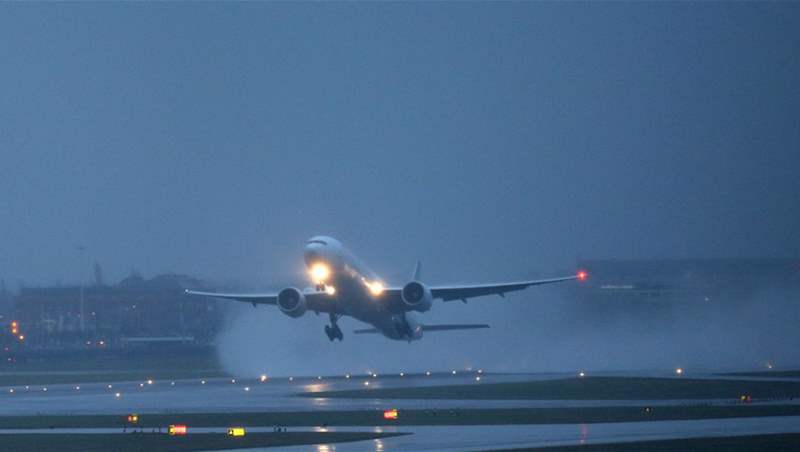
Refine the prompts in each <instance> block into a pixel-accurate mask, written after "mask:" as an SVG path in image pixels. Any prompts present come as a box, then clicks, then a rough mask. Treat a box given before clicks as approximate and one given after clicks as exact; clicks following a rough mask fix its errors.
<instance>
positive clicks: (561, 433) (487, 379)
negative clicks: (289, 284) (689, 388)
mask: <svg viewBox="0 0 800 452" xmlns="http://www.w3.org/2000/svg"><path fill="white" fill-rule="evenodd" d="M604 375H612V374H604ZM617 375H622V374H617ZM625 375H627V376H631V373H626V374H625ZM573 376H575V375H574V374H491V373H483V372H481V373H479V372H478V371H457V372H456V373H455V374H453V373H452V372H448V373H434V374H431V375H426V374H417V375H404V376H402V377H401V376H399V375H397V374H395V375H377V376H371V375H365V374H360V375H351V376H350V378H345V377H343V376H340V377H304V378H288V377H277V378H266V379H264V380H263V381H262V379H260V378H244V379H238V378H237V379H232V378H214V379H205V380H203V379H199V378H197V379H189V380H175V381H171V380H143V381H131V382H118V383H88V384H60V385H28V386H24V385H17V386H6V387H3V388H0V416H14V415H36V414H41V415H44V414H61V415H63V414H121V413H133V412H135V413H178V412H196V413H200V412H206V413H208V412H265V411H308V410H363V409H375V410H382V409H386V408H398V409H401V410H402V409H406V408H415V409H425V408H431V409H448V408H509V407H581V406H585V407H590V406H613V405H617V406H622V405H631V406H641V405H652V406H659V405H681V404H689V405H698V404H726V403H730V400H714V399H710V400H657V401H643V400H622V401H614V400H380V399H343V398H330V399H325V398H314V397H298V396H297V394H298V393H303V392H311V393H313V392H319V391H333V390H352V389H363V388H389V387H415V386H436V385H453V384H486V383H500V382H515V381H532V380H545V379H553V378H567V377H573ZM636 376H656V377H663V376H671V375H670V374H669V373H668V372H661V373H658V372H651V373H647V374H646V375H644V374H639V375H636ZM712 376H713V375H712V374H707V375H692V378H696V377H699V378H706V377H708V378H710V377H712ZM477 377H480V379H477ZM782 403H786V402H785V401H784V402H782ZM226 427H227V426H219V427H215V428H198V429H193V431H197V432H203V431H210V432H216V431H219V432H224V431H225V429H226ZM375 429H379V430H382V431H387V432H395V431H397V432H411V433H413V434H412V435H407V436H400V437H392V438H385V439H380V440H372V441H361V442H357V443H339V444H323V445H316V446H296V447H292V448H286V450H296V451H317V452H319V451H344V452H346V451H364V450H375V451H387V450H393V451H411V450H414V451H424V450H429V451H432V450H437V451H438V450H441V451H465V450H486V449H502V448H520V447H543V446H554V445H574V444H589V443H608V442H623V441H640V440H656V439H669V438H689V437H707V436H735V435H749V434H764V433H793V432H800V417H796V416H786V417H763V418H738V419H707V420H695V421H651V422H621V423H598V424H558V425H491V426H402V427H336V428H330V429H329V430H330V431H345V430H352V431H373V430H375ZM249 430H250V431H253V432H255V431H271V427H262V428H257V427H256V428H252V427H251V428H249ZM290 430H291V431H303V430H309V429H307V428H299V427H292V428H290ZM16 432H22V431H21V430H0V434H13V433H16ZM25 432H28V433H34V432H39V433H77V432H83V433H120V432H121V430H120V429H52V430H51V429H48V430H25ZM248 450H262V449H248ZM263 450H267V449H263ZM272 450H274V449H272Z"/></svg>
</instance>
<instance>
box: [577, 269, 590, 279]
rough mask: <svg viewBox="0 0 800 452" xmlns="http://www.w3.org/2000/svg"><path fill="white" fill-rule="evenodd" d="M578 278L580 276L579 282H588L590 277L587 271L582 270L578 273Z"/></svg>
mask: <svg viewBox="0 0 800 452" xmlns="http://www.w3.org/2000/svg"><path fill="white" fill-rule="evenodd" d="M577 276H578V281H586V278H588V277H589V274H588V273H586V271H585V270H581V271H579V272H578V274H577Z"/></svg>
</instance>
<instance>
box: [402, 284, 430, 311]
mask: <svg viewBox="0 0 800 452" xmlns="http://www.w3.org/2000/svg"><path fill="white" fill-rule="evenodd" d="M400 295H401V296H402V298H403V303H405V304H406V306H408V307H410V308H411V309H413V310H414V311H419V312H425V311H427V310H428V309H430V308H431V306H433V295H431V290H430V289H428V288H427V287H426V286H425V284H422V283H421V282H419V281H411V282H410V283H408V284H406V285H405V286H403V290H402V291H401V292H400Z"/></svg>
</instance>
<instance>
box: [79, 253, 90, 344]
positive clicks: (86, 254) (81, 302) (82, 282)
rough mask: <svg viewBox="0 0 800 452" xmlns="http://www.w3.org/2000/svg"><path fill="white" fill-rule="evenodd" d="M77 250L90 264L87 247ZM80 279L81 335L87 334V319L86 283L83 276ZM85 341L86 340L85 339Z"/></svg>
mask: <svg viewBox="0 0 800 452" xmlns="http://www.w3.org/2000/svg"><path fill="white" fill-rule="evenodd" d="M77 249H78V251H79V252H81V253H83V255H84V256H86V262H87V264H88V262H89V254H88V253H86V247H85V246H83V245H78V247H77ZM81 273H82V272H81ZM79 279H80V283H81V297H80V322H79V328H80V330H81V333H85V332H86V321H85V318H86V316H85V312H84V297H83V292H84V286H85V281H84V278H83V276H81V277H80V278H79ZM84 339H85V338H84ZM82 340H83V339H82Z"/></svg>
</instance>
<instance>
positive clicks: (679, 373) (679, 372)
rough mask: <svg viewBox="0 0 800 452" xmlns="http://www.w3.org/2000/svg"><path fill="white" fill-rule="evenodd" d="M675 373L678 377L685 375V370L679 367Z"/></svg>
mask: <svg viewBox="0 0 800 452" xmlns="http://www.w3.org/2000/svg"><path fill="white" fill-rule="evenodd" d="M675 373H676V374H677V375H683V369H682V368H680V367H678V368H677V369H675Z"/></svg>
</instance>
